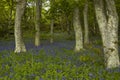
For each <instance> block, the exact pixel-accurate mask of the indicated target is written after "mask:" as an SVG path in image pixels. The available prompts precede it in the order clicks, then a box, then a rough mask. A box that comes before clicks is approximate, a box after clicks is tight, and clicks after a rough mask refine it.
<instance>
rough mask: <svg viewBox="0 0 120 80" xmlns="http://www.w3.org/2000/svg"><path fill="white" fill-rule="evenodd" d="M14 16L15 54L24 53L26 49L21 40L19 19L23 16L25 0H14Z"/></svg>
mask: <svg viewBox="0 0 120 80" xmlns="http://www.w3.org/2000/svg"><path fill="white" fill-rule="evenodd" d="M16 2H17V3H16V15H15V27H14V34H15V52H16V53H20V52H26V48H25V45H24V42H23V39H22V31H21V19H22V16H23V14H24V10H25V6H26V0H16Z"/></svg>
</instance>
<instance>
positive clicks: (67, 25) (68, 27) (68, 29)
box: [66, 14, 70, 35]
mask: <svg viewBox="0 0 120 80" xmlns="http://www.w3.org/2000/svg"><path fill="white" fill-rule="evenodd" d="M66 27H67V33H68V35H70V24H69V19H68V16H67V14H66Z"/></svg>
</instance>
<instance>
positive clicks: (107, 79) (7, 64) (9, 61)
mask: <svg viewBox="0 0 120 80" xmlns="http://www.w3.org/2000/svg"><path fill="white" fill-rule="evenodd" d="M73 35H74V34H71V35H70V36H68V34H67V33H55V34H54V41H55V42H54V43H53V44H50V43H49V42H47V41H45V42H44V41H43V42H41V43H42V44H41V46H39V47H38V48H36V47H34V41H33V40H31V38H32V36H34V34H25V35H24V37H25V38H29V39H27V40H25V43H27V44H26V47H27V49H28V52H26V53H21V54H15V53H14V52H13V51H11V50H12V49H14V46H13V45H14V42H13V41H12V42H9V41H6V42H5V41H2V42H1V43H0V45H1V46H0V51H1V49H3V47H4V48H5V49H6V50H5V49H4V50H2V52H0V65H1V66H0V80H120V77H119V75H120V68H115V69H106V68H105V66H104V59H103V57H104V56H103V54H102V53H103V52H102V48H101V44H102V42H101V40H97V39H96V40H93V42H92V44H90V45H87V46H86V49H85V50H82V51H81V52H79V53H75V52H74V51H73V46H74V42H73V41H71V40H74V37H73ZM41 39H42V40H49V39H50V34H48V33H41ZM61 40H62V41H61ZM64 40H68V41H67V42H65V41H64ZM59 41H61V42H59ZM31 43H33V44H31ZM5 44H6V45H7V47H9V48H6V45H5ZM93 44H94V45H93ZM93 46H94V47H93Z"/></svg>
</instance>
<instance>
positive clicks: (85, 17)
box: [83, 2, 89, 44]
mask: <svg viewBox="0 0 120 80" xmlns="http://www.w3.org/2000/svg"><path fill="white" fill-rule="evenodd" d="M83 15H84V30H85V31H84V44H89V29H88V2H86V4H85V7H84V11H83Z"/></svg>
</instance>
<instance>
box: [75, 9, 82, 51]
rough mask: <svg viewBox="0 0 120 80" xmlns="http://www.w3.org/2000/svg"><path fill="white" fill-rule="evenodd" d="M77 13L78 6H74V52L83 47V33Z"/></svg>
mask: <svg viewBox="0 0 120 80" xmlns="http://www.w3.org/2000/svg"><path fill="white" fill-rule="evenodd" d="M79 15H80V14H79V8H78V7H75V8H74V13H73V26H74V31H75V40H76V44H75V51H76V52H79V51H80V50H81V49H83V34H82V28H81V23H80V19H79Z"/></svg>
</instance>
